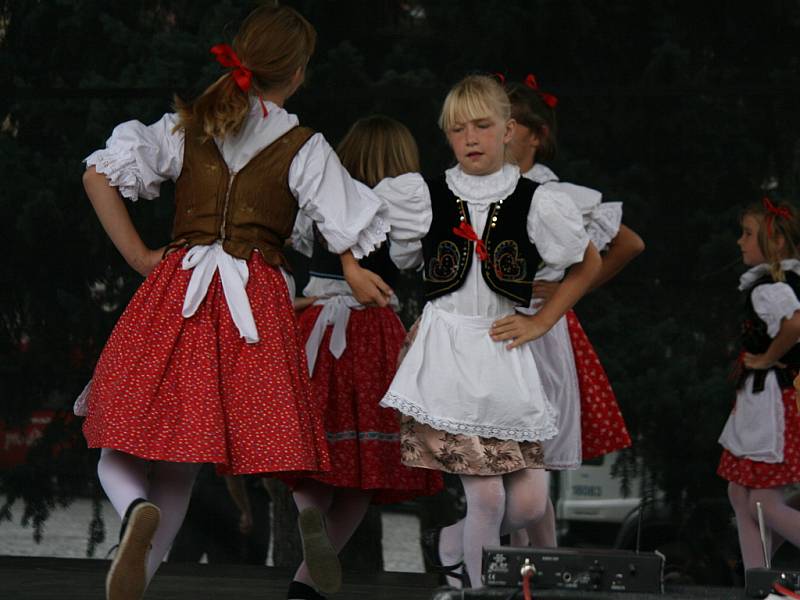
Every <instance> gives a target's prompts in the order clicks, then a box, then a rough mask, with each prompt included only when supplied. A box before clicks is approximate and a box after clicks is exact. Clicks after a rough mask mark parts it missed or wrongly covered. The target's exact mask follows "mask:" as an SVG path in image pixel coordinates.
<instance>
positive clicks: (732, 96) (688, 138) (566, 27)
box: [0, 0, 800, 533]
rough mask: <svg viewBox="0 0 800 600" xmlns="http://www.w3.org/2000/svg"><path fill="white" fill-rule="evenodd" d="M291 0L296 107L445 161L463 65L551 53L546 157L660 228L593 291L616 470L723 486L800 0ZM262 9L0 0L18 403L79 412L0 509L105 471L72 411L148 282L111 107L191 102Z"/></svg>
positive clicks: (10, 352) (2, 342) (2, 195)
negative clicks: (303, 31)
mask: <svg viewBox="0 0 800 600" xmlns="http://www.w3.org/2000/svg"><path fill="white" fill-rule="evenodd" d="M287 4H291V5H292V6H295V7H296V8H298V9H299V10H300V11H301V12H302V13H303V14H305V15H306V16H307V17H308V18H309V19H310V20H311V21H312V23H314V24H315V25H316V27H317V29H318V31H319V45H318V50H317V52H316V55H315V57H314V58H313V60H312V62H311V65H310V76H309V78H308V82H307V85H306V86H305V88H304V89H303V90H301V92H300V93H298V95H297V96H296V97H295V98H292V99H291V100H290V103H289V105H288V109H289V110H290V111H292V112H296V113H297V114H299V115H300V117H301V120H302V121H303V122H304V124H306V125H309V126H311V127H314V128H316V129H318V130H320V131H322V132H324V133H325V135H326V136H327V137H328V139H329V140H330V141H331V142H332V143H336V142H337V141H338V139H339V138H340V136H341V135H342V134H343V133H344V132H345V131H346V129H347V128H348V127H349V125H350V124H351V123H352V122H353V121H354V120H355V119H357V118H359V117H362V116H364V115H367V114H371V113H375V112H380V113H385V114H388V115H390V116H393V117H396V118H398V119H400V120H401V121H403V122H405V123H406V124H407V125H408V126H409V127H410V128H411V130H412V131H413V132H414V134H415V136H416V137H417V140H418V142H419V145H420V148H421V152H422V158H423V170H424V172H425V173H426V174H435V173H437V172H441V170H442V169H443V168H445V167H447V166H449V165H450V164H451V157H450V154H449V152H448V149H447V147H446V145H445V143H444V139H443V136H442V134H441V132H440V131H438V130H437V128H436V125H435V122H436V117H437V115H438V110H439V107H440V104H441V101H442V99H443V97H444V94H445V93H446V91H447V89H448V87H449V86H450V85H451V84H452V83H454V82H455V81H457V80H458V79H460V78H461V77H462V76H463V75H464V74H466V73H468V72H474V71H491V72H493V71H501V72H503V73H505V75H506V77H507V78H509V79H520V80H521V79H522V78H524V76H525V75H526V74H527V73H529V72H533V73H535V74H536V75H537V77H538V79H539V81H540V83H541V84H542V86H543V87H544V88H545V89H547V90H548V91H551V92H553V93H555V94H556V95H558V96H559V98H560V104H559V108H558V117H559V125H560V154H559V157H558V159H557V160H556V161H555V163H554V164H553V165H551V166H552V167H553V168H554V170H555V171H556V172H557V173H559V175H560V176H561V177H562V179H564V180H568V181H573V182H576V183H580V184H583V185H587V186H591V187H595V188H598V189H600V190H602V191H603V192H604V194H605V197H606V198H607V199H609V200H622V201H624V203H625V205H624V206H625V213H624V221H625V223H626V224H628V225H629V226H630V227H632V228H633V229H634V230H636V231H637V232H639V233H640V234H641V236H642V237H643V238H644V239H645V241H646V243H647V250H646V252H645V254H644V255H642V256H641V257H640V258H638V259H637V260H636V261H635V262H634V263H633V264H632V265H631V266H630V267H629V268H628V269H627V270H626V271H625V272H624V273H623V274H622V275H621V276H620V277H618V278H617V279H616V280H615V281H614V282H613V283H611V284H610V285H608V286H606V287H605V288H604V289H602V290H600V291H598V292H596V293H594V294H592V295H591V296H590V297H588V298H586V299H584V300H583V301H582V302H581V303H580V305H579V306H578V313H579V315H580V317H581V319H582V321H583V323H584V326H585V328H586V329H587V331H588V333H589V336H590V338H591V339H592V340H593V341H594V343H595V345H596V347H597V350H598V352H599V353H600V355H601V358H602V360H603V362H604V365H605V366H606V368H607V370H608V372H609V375H610V377H611V380H612V382H613V384H614V387H615V390H616V391H617V394H618V396H619V400H620V402H621V404H622V406H623V410H624V413H625V416H626V419H627V421H628V424H629V426H630V428H631V430H632V433H633V434H634V437H635V439H636V443H635V445H634V447H633V449H632V450H631V451H630V452H628V453H625V454H624V455H623V460H622V461H621V462H620V463H618V465H617V467H618V469H620V470H621V471H623V472H624V473H628V474H629V473H631V470H632V469H635V468H638V467H640V466H643V467H644V468H645V469H647V472H648V478H647V480H648V481H650V482H652V484H653V485H655V486H658V487H660V488H662V489H663V490H665V492H666V495H667V499H668V500H669V501H670V505H671V506H672V507H673V508H674V509H676V510H679V509H683V508H686V507H688V506H692V505H694V504H696V503H697V502H699V501H701V500H702V499H704V498H709V497H720V496H722V495H723V494H724V486H723V482H722V481H721V480H720V479H719V478H717V477H716V476H715V475H714V470H715V467H716V462H717V459H718V456H719V447H718V445H717V443H716V438H717V436H718V434H719V431H720V430H721V427H722V424H723V422H724V419H725V417H726V415H727V412H728V410H729V407H730V405H731V400H732V392H731V389H730V386H729V385H728V382H727V380H726V371H727V366H728V363H729V359H730V357H731V353H732V350H733V342H734V336H735V329H736V327H735V325H736V318H737V312H738V311H737V306H738V300H737V293H736V284H737V277H738V274H739V273H740V272H741V271H742V267H741V264H740V260H739V253H738V249H737V248H736V246H735V243H734V241H735V239H736V236H737V229H738V223H737V215H738V213H739V211H740V209H741V208H742V207H743V206H744V205H745V204H747V203H749V202H752V201H755V200H758V199H759V198H760V197H761V195H762V194H763V192H764V190H765V189H769V190H771V192H772V193H773V194H778V195H780V196H784V197H787V198H789V199H796V197H797V192H798V189H797V188H798V177H799V176H800V165H799V164H798V161H800V144H798V140H800V112H798V111H797V106H798V99H800V80H799V74H800V64H799V63H798V61H799V59H800V46H798V44H797V43H796V41H797V40H798V39H800V4H798V2H796V1H790V0H764V1H762V2H758V3H756V2H744V3H731V2H723V1H721V0H709V1H707V2H692V1H688V0H664V1H663V2H657V3H646V2H639V1H636V0H612V1H609V2H591V1H589V0H528V1H525V0H520V1H517V2H512V1H506V0H504V1H492V0H484V1H476V0H468V1H460V2H455V1H451V2H448V1H434V0H430V1H419V2H403V1H400V0H380V1H378V0H361V1H352V2H345V1H338V0H298V1H294V2H287ZM253 5H254V3H253V2H245V1H238V2H236V1H233V0H214V1H211V0H143V1H141V2H101V1H99V0H49V1H46V0H38V1H37V0H0V86H1V87H2V92H1V93H0V174H2V187H1V188H0V223H2V227H3V239H4V242H5V249H6V250H5V252H6V259H5V260H3V261H2V262H0V372H2V380H0V418H2V419H3V420H4V421H5V422H6V423H7V424H9V425H14V424H19V423H22V422H24V421H25V420H26V419H27V418H28V416H29V415H30V413H31V412H32V411H33V410H36V409H39V408H42V407H48V408H51V409H55V410H57V411H61V412H60V413H59V414H62V415H65V417H64V419H59V420H57V424H56V426H53V427H51V428H50V429H48V430H47V432H46V435H45V438H44V439H43V440H42V442H41V443H39V444H38V445H37V446H35V448H34V450H33V451H31V453H30V454H29V458H28V462H27V464H26V465H23V466H21V467H17V468H15V469H11V470H8V471H6V472H4V473H0V494H4V495H6V497H7V503H6V505H5V507H3V510H2V512H0V518H2V517H7V518H8V517H10V516H11V512H10V507H11V506H13V505H14V503H15V502H19V506H20V507H23V506H24V507H25V508H24V510H23V513H22V514H23V518H25V519H28V518H31V519H33V521H34V523H35V524H41V522H42V521H43V520H44V519H46V517H47V514H48V511H49V509H50V508H52V507H53V506H54V505H55V503H59V502H60V503H68V502H69V501H70V500H71V499H72V498H74V497H75V495H76V494H79V493H86V491H87V486H86V484H85V482H86V481H89V482H93V481H94V478H95V477H94V474H93V470H94V465H95V461H96V454H95V453H94V452H90V451H87V450H86V449H85V445H84V444H83V441H82V437H81V436H80V432H79V425H80V423H79V421H77V420H74V419H73V420H70V419H69V418H68V417H67V416H66V415H68V413H69V409H70V407H71V403H72V399H73V398H74V396H75V395H76V394H77V393H78V392H79V391H80V389H81V388H82V386H83V384H84V383H85V382H86V381H87V380H88V378H89V377H90V376H91V370H92V367H93V364H94V362H95V360H96V358H97V354H98V352H99V350H100V349H101V348H102V346H103V343H104V341H105V339H106V337H107V336H108V333H109V331H110V328H111V327H112V326H113V324H114V322H115V320H116V318H117V317H118V316H119V313H120V312H121V310H122V309H123V308H124V306H125V304H126V302H127V299H128V298H129V297H130V295H131V294H132V292H133V290H135V288H136V286H137V285H138V284H139V283H140V278H139V277H138V276H137V275H136V274H135V273H134V272H133V271H132V270H131V269H129V268H128V267H127V266H126V265H125V264H124V263H123V261H122V260H121V258H120V257H119V255H118V254H117V252H116V251H115V250H114V248H113V247H112V246H111V245H110V243H109V242H108V240H107V238H106V236H105V235H104V234H103V232H102V230H101V228H100V227H99V225H98V223H97V220H96V218H95V217H94V214H93V212H92V210H91V208H90V206H89V203H88V201H87V199H86V197H85V195H84V192H83V189H82V186H81V182H80V175H81V172H82V170H83V167H82V164H81V159H82V158H83V157H85V156H86V155H87V154H89V153H90V152H91V151H92V150H93V149H96V148H98V147H100V146H102V144H103V142H104V140H105V139H106V138H107V137H108V136H109V135H110V132H111V129H112V128H113V126H114V125H115V124H117V123H119V122H121V121H124V120H127V119H131V118H135V119H139V120H142V121H145V122H149V121H153V120H155V119H157V118H159V117H160V116H161V114H163V113H164V112H166V111H169V110H170V104H171V95H172V93H173V92H178V93H180V94H182V95H184V96H186V97H191V96H192V95H193V94H196V93H197V92H198V91H200V90H202V89H203V88H204V87H205V85H207V84H208V83H210V82H211V81H213V80H214V79H215V78H216V77H217V76H218V75H219V74H220V73H221V68H220V67H219V66H218V65H217V64H216V63H215V62H214V61H213V60H212V57H211V55H210V54H209V52H208V48H209V47H210V46H211V45H213V44H215V43H218V42H220V41H229V40H230V38H231V36H232V35H233V33H234V32H235V30H236V27H237V25H238V23H239V21H240V20H241V18H242V17H243V16H244V15H245V14H246V13H247V12H248V11H249V10H250V9H251V8H252V7H253ZM162 192H163V193H162V198H161V199H160V200H157V201H153V202H149V201H141V202H139V203H136V204H134V205H132V206H131V212H132V214H133V216H134V218H135V221H136V223H137V224H138V226H139V227H140V228H141V231H142V232H143V235H144V236H145V238H146V239H147V240H148V241H149V242H150V243H152V244H153V245H156V244H163V243H164V242H165V241H166V240H167V239H168V235H169V227H170V221H171V211H172V189H171V187H170V186H167V185H165V186H164V187H163V188H162ZM302 266H303V265H302V263H299V268H300V271H301V272H302ZM405 288H406V289H404V290H403V291H404V295H405V297H406V298H408V299H409V301H408V302H407V303H406V311H405V313H404V315H403V316H404V318H405V319H410V318H413V316H414V313H415V312H418V311H419V304H418V302H417V301H416V295H415V294H414V292H413V281H412V280H411V279H407V280H406V283H405ZM89 491H90V493H92V494H93V495H94V497H96V498H97V497H99V492H98V491H97V489H96V487H95V486H94V484H90V485H89ZM99 526H100V525H99V524H98V523H95V527H99ZM97 531H99V530H96V531H95V533H97Z"/></svg>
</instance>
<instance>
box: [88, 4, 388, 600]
mask: <svg viewBox="0 0 800 600" xmlns="http://www.w3.org/2000/svg"><path fill="white" fill-rule="evenodd" d="M315 38H316V33H315V31H314V29H313V27H312V26H311V25H310V24H309V23H308V22H307V21H306V20H305V19H304V18H303V17H302V16H301V15H299V14H298V13H297V12H295V11H294V10H292V9H290V8H287V7H279V8H273V7H264V8H259V9H257V10H255V11H254V12H253V13H251V14H250V15H249V16H248V17H247V19H246V20H245V21H244V23H243V24H242V26H241V29H240V31H239V33H238V35H237V36H236V38H235V40H234V42H233V48H231V47H230V46H228V45H225V44H221V45H219V46H215V47H214V48H212V52H213V53H214V54H216V56H217V59H218V60H219V62H220V63H221V64H222V65H223V66H226V67H230V68H231V70H230V71H228V72H226V74H224V75H223V76H222V77H220V78H219V79H218V80H217V81H216V82H215V83H214V84H212V85H211V86H210V87H209V88H208V89H207V90H206V91H205V92H204V93H203V94H202V95H201V96H200V97H199V98H198V99H197V100H196V101H194V102H193V103H191V104H184V103H180V102H179V103H178V106H179V110H178V113H177V114H167V115H165V116H164V117H163V118H162V119H161V120H159V121H158V122H157V123H155V124H153V125H150V126H145V125H143V124H141V123H139V122H137V121H129V122H127V123H123V124H122V125H120V126H118V127H117V128H116V129H115V130H114V133H113V134H112V136H111V138H110V139H109V140H108V143H107V147H106V148H105V149H104V150H99V151H97V152H95V153H93V154H91V155H90V156H89V157H88V158H87V159H86V163H87V166H88V170H87V171H86V174H85V175H84V183H85V187H86V191H87V193H88V195H89V198H90V200H91V202H92V205H93V206H94V208H95V210H96V212H97V215H98V217H99V219H100V221H101V223H102V225H103V227H104V228H105V230H106V232H107V233H108V235H109V236H110V238H111V240H112V242H113V243H114V244H115V246H116V247H117V248H118V249H119V251H120V252H121V253H122V255H123V257H124V258H125V260H126V261H127V262H128V264H130V265H131V266H132V267H133V268H134V269H136V270H137V271H138V272H139V273H141V274H142V275H145V276H147V278H146V280H145V282H144V283H143V284H142V286H141V287H140V288H139V290H138V291H137V292H136V294H135V295H134V297H133V298H132V299H131V302H130V304H129V305H128V307H127V309H126V310H125V312H124V313H123V315H122V316H121V317H120V320H119V322H118V323H117V325H116V327H115V329H114V331H113V332H112V334H111V336H110V338H109V340H108V343H107V345H106V347H105V349H104V350H103V353H102V355H101V356H100V359H99V361H98V364H97V367H96V370H95V374H94V379H93V381H92V383H91V386H90V389H89V391H88V402H87V406H88V414H87V417H86V422H85V424H84V434H85V436H86V439H87V441H88V444H89V446H90V447H94V448H102V449H103V450H102V453H101V458H100V462H99V465H98V475H99V477H100V482H101V484H102V485H103V488H104V490H105V491H106V493H107V494H108V497H109V499H110V500H111V502H112V504H113V505H114V507H115V508H116V510H117V511H118V512H119V513H120V515H121V516H123V517H124V519H123V528H122V535H121V543H120V547H119V550H118V552H117V554H116V556H115V558H114V561H113V562H112V565H111V568H110V570H109V573H108V577H107V581H106V593H107V597H108V598H109V599H111V600H134V599H138V598H140V597H141V596H142V594H143V593H144V590H145V588H146V586H147V583H148V582H149V581H150V579H151V578H152V576H153V574H154V573H155V571H156V569H157V568H158V566H159V564H160V563H161V561H162V559H163V558H164V555H165V554H166V552H167V550H168V549H169V546H170V544H171V542H172V540H173V538H174V536H175V534H176V532H177V531H178V528H179V527H180V524H181V521H182V520H183V517H184V515H185V512H186V506H187V503H188V500H189V495H190V492H191V488H192V483H193V481H194V477H195V475H196V473H197V470H198V468H199V465H200V464H201V463H204V462H213V463H216V464H217V465H219V466H220V468H221V469H222V470H223V471H226V472H230V473H233V474H244V473H264V472H274V471H319V470H325V469H328V468H329V466H330V462H329V460H328V454H327V448H326V441H325V434H324V430H323V428H322V423H321V420H320V418H319V416H318V415H317V413H316V411H314V410H313V406H312V405H311V404H310V398H309V389H308V388H309V384H308V375H307V373H306V368H305V365H304V364H303V361H304V354H303V351H302V347H301V345H300V343H299V340H298V336H297V325H296V320H295V317H294V313H293V311H292V305H291V299H290V294H289V291H288V289H287V283H290V282H288V280H287V276H286V274H285V271H283V265H285V264H286V262H285V259H284V257H283V253H282V247H283V243H284V240H285V239H286V238H287V237H288V236H289V234H290V233H291V230H292V225H293V223H294V221H295V214H296V213H297V210H298V207H299V210H300V211H302V212H303V213H304V214H306V215H308V216H309V217H310V218H312V219H313V220H314V221H315V222H316V223H317V227H318V230H319V232H320V234H321V235H322V236H323V237H324V238H325V240H326V243H327V244H328V245H329V247H330V248H331V250H332V251H334V252H338V253H342V263H343V265H344V274H345V277H346V278H347V280H348V283H349V284H350V286H351V288H352V289H353V294H354V296H355V297H356V298H358V299H359V301H361V302H364V303H369V302H375V303H378V304H379V305H385V304H386V302H387V297H388V294H390V292H391V290H390V288H388V286H386V285H385V284H384V283H383V282H381V281H380V279H379V278H378V277H377V276H375V275H373V274H371V273H369V272H367V271H365V270H363V269H361V267H359V266H358V264H357V263H356V261H355V259H357V258H360V257H361V256H363V255H365V254H367V253H368V252H370V251H371V250H372V249H373V248H375V247H376V246H377V245H378V244H379V243H380V242H381V241H382V239H383V238H384V237H385V232H386V231H387V229H388V225H386V224H385V223H384V222H383V220H382V219H381V217H380V215H379V211H380V210H381V207H382V203H381V202H380V201H379V200H378V198H377V197H376V196H375V195H374V194H372V192H371V191H370V190H368V189H365V188H360V187H357V186H356V185H355V184H354V182H353V181H352V179H351V178H350V177H349V175H348V174H347V172H346V171H345V170H344V169H343V168H342V167H341V165H340V163H339V161H338V159H337V158H336V155H335V154H334V152H333V149H332V148H330V146H328V144H327V143H326V142H325V140H324V138H323V137H322V136H321V135H319V134H315V133H314V132H312V131H311V130H309V129H306V128H302V127H298V126H297V118H296V117H295V116H294V115H291V114H289V113H287V112H286V111H285V110H284V109H283V104H284V102H285V101H286V100H287V99H288V98H289V97H290V96H291V95H292V94H293V93H294V92H295V91H296V90H297V88H298V87H299V86H300V84H301V83H302V82H303V78H304V74H305V67H306V64H307V63H308V60H309V58H310V56H311V54H312V52H313V50H314V44H315ZM167 179H173V180H175V181H176V189H175V202H176V211H175V224H174V230H173V241H172V243H170V244H169V246H168V250H167V251H166V252H164V250H163V249H158V250H151V249H149V248H147V247H146V246H145V245H144V243H143V242H142V240H141V238H140V237H139V235H138V233H137V232H136V230H135V229H134V227H133V225H132V223H131V220H130V218H129V217H128V213H127V211H126V209H125V207H124V205H123V202H122V197H125V198H129V199H131V200H135V199H136V198H137V197H144V198H154V197H156V196H157V195H158V193H159V187H160V184H161V183H162V182H163V181H165V180H167ZM265 198H269V202H264V201H263V199H265Z"/></svg>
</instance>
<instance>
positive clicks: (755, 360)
mask: <svg viewBox="0 0 800 600" xmlns="http://www.w3.org/2000/svg"><path fill="white" fill-rule="evenodd" d="M798 340H800V310H798V311H795V312H794V314H793V315H792V316H791V317H790V318H788V319H784V320H783V322H782V323H781V328H780V330H778V335H776V336H775V339H773V340H772V343H771V344H770V345H769V348H767V351H766V352H765V353H764V354H750V353H749V352H747V353H745V355H744V359H743V360H744V366H745V367H747V368H748V369H769V368H770V367H773V366H775V365H776V364H777V363H778V362H779V361H780V359H781V358H782V357H783V355H784V354H786V353H787V352H788V351H789V350H790V349H791V348H792V346H794V345H795V344H796V343H797V342H798Z"/></svg>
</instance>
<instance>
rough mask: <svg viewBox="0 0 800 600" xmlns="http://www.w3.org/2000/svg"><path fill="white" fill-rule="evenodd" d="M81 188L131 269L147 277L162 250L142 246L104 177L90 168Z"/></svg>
mask: <svg viewBox="0 0 800 600" xmlns="http://www.w3.org/2000/svg"><path fill="white" fill-rule="evenodd" d="M83 187H84V188H85V189H86V193H87V195H88V196H89V200H90V201H91V203H92V206H93V207H94V210H95V212H96V213H97V217H98V219H100V223H101V224H102V226H103V229H105V231H106V233H107V234H108V237H109V238H111V241H112V242H113V244H114V246H116V248H117V250H119V252H120V254H122V257H123V258H124V259H125V262H127V263H128V264H129V265H130V266H131V268H133V269H134V270H135V271H136V272H137V273H139V274H140V275H142V276H144V277H146V276H147V275H148V274H149V273H150V271H152V270H153V269H154V268H155V266H156V265H157V264H158V263H159V261H160V260H161V257H162V254H163V248H162V249H158V250H150V249H149V248H148V247H147V246H145V244H144V242H143V241H142V238H141V237H140V236H139V233H138V232H137V231H136V228H135V227H134V226H133V222H132V221H131V217H130V215H129V214H128V210H127V208H125V204H124V203H123V200H122V197H121V196H120V195H119V192H118V191H117V188H115V187H112V186H111V185H110V184H109V183H108V179H106V176H105V175H103V174H101V173H98V172H97V171H96V170H95V168H94V167H89V168H88V169H87V170H86V172H85V173H84V174H83Z"/></svg>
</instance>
